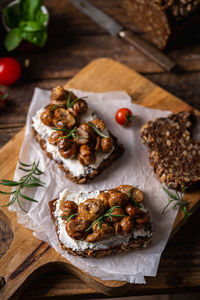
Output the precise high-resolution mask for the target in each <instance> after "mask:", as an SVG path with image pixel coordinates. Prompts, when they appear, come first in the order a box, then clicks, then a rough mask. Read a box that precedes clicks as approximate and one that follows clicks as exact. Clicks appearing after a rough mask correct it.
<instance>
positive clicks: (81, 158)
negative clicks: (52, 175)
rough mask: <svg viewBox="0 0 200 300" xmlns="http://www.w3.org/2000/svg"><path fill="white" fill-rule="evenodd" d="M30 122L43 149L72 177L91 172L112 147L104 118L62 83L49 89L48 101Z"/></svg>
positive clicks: (111, 140)
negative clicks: (50, 91)
mask: <svg viewBox="0 0 200 300" xmlns="http://www.w3.org/2000/svg"><path fill="white" fill-rule="evenodd" d="M32 122H33V123H32V126H33V128H34V129H35V131H36V132H37V133H38V134H39V135H40V137H41V138H42V139H43V140H44V141H45V142H46V151H47V152H49V153H51V155H52V157H53V159H54V160H56V161H57V162H62V163H63V165H64V166H65V167H66V168H67V169H68V170H69V171H70V172H71V173H72V174H73V176H75V177H78V176H82V175H87V174H89V173H91V172H93V170H94V169H97V168H98V167H99V165H100V163H101V162H102V161H103V160H104V159H106V158H107V157H108V156H109V155H110V154H111V153H112V151H113V149H114V147H113V139H112V137H111V136H110V134H109V132H108V131H107V129H106V128H105V124H104V122H103V121H102V120H101V119H98V118H97V116H96V115H95V113H94V112H93V110H92V109H91V108H90V107H88V105H87V103H86V101H85V100H84V99H80V98H76V96H75V95H74V94H73V93H72V92H69V91H66V90H65V89H64V88H62V87H56V88H54V89H53V90H52V93H51V103H50V105H48V106H47V107H46V108H41V109H40V110H39V111H38V112H37V113H36V115H35V116H34V117H33V118H32Z"/></svg>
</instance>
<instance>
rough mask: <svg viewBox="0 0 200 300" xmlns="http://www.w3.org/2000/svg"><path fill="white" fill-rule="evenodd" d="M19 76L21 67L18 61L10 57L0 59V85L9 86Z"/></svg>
mask: <svg viewBox="0 0 200 300" xmlns="http://www.w3.org/2000/svg"><path fill="white" fill-rule="evenodd" d="M20 75H21V67H20V64H19V63H18V61H17V60H16V59H14V58H12V57H3V58H0V84H3V85H11V84H13V83H15V82H16V81H17V80H18V79H19V77H20Z"/></svg>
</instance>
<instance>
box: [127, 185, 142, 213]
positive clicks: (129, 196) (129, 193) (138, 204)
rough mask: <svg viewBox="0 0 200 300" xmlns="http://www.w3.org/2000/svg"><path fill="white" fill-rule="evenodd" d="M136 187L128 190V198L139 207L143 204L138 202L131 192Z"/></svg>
mask: <svg viewBox="0 0 200 300" xmlns="http://www.w3.org/2000/svg"><path fill="white" fill-rule="evenodd" d="M134 189H135V187H132V188H130V190H129V191H128V198H129V200H130V202H131V203H132V204H133V206H136V207H138V208H139V207H142V205H141V204H140V203H138V202H136V201H135V200H134V199H133V198H132V196H131V192H132V190H134Z"/></svg>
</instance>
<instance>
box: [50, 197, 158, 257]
mask: <svg viewBox="0 0 200 300" xmlns="http://www.w3.org/2000/svg"><path fill="white" fill-rule="evenodd" d="M57 200H58V198H57V199H54V200H52V201H50V202H49V208H50V212H51V217H52V220H53V223H54V225H55V229H56V233H57V236H58V240H59V242H60V244H61V247H62V249H63V250H64V251H67V252H68V253H69V254H73V255H75V256H82V257H95V258H99V257H103V256H108V255H111V254H114V253H123V252H128V251H130V250H138V249H141V248H145V247H146V246H147V245H148V244H149V243H150V242H151V241H152V237H151V236H150V237H144V238H138V239H134V238H131V239H130V240H129V242H128V243H126V244H121V245H115V246H113V247H110V248H108V249H102V250H101V249H99V250H93V249H85V250H72V249H71V248H69V247H66V246H65V245H64V244H63V243H62V242H61V241H60V238H59V233H58V224H57V220H56V218H55V216H54V212H55V205H56V201H57Z"/></svg>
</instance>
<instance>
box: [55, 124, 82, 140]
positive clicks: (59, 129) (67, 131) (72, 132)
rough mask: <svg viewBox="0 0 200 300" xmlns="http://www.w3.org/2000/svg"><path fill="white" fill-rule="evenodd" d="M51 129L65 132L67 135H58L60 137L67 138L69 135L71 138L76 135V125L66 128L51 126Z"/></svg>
mask: <svg viewBox="0 0 200 300" xmlns="http://www.w3.org/2000/svg"><path fill="white" fill-rule="evenodd" d="M52 129H53V130H57V131H64V132H66V133H67V135H65V136H62V137H60V138H61V139H67V138H69V137H72V139H75V137H77V135H76V129H77V127H76V126H75V127H74V128H73V129H67V128H52Z"/></svg>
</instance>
